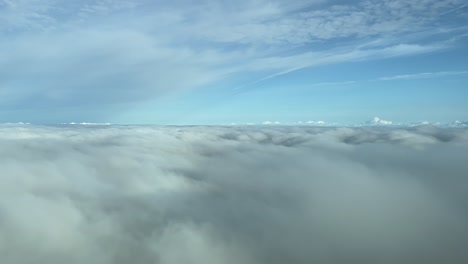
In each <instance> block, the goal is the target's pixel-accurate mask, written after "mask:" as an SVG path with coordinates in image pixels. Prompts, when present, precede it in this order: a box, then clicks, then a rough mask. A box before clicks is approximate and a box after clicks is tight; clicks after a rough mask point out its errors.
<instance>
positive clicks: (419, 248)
mask: <svg viewBox="0 0 468 264" xmlns="http://www.w3.org/2000/svg"><path fill="white" fill-rule="evenodd" d="M467 151H468V130H466V129H463V128H437V127H433V126H418V127H412V128H394V127H357V128H326V127H307V126H306V127H304V126H303V127H278V126H263V127H198V126H193V127H184V126H181V127H179V126H173V127H160V126H113V125H107V126H76V125H62V126H35V125H27V126H24V125H6V126H0V167H1V168H2V172H1V174H0V180H1V182H2V184H1V185H0V245H1V246H0V252H1V253H2V258H3V259H2V263H6V264H13V263H15V264H16V263H31V262H41V263H52V264H53V263H64V262H67V263H90V262H93V263H162V264H173V263H174V264H175V263H217V264H218V263H252V264H253V263H376V262H379V263H442V262H443V263H464V262H466V261H467V260H468V255H467V253H466V243H465V241H466V240H467V239H468V232H467V230H468V228H467V227H468V226H467V223H468V210H467V209H466V200H467V199H468V195H467V192H466V188H465V186H467V184H468V179H467V178H466V171H468V167H467V163H466V155H465V154H466V152H467ZM25 252H27V254H25Z"/></svg>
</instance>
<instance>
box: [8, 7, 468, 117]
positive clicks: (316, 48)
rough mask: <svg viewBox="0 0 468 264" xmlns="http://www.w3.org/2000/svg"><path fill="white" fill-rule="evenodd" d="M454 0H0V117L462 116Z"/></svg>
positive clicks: (464, 41)
mask: <svg viewBox="0 0 468 264" xmlns="http://www.w3.org/2000/svg"><path fill="white" fill-rule="evenodd" d="M467 87H468V4H466V1H464V0H442V1H438V0H412V1H405V0H379V1H377V0H376V1H372V0H363V1H360V0H357V1H343V0H335V1H330V0H310V1H304V0H291V1H279V0H270V1H267V0H250V1H245V0H239V1H235V2H233V1H224V0H219V1H214V0H200V1H187V0H174V1H161V0H152V1H149V0H148V1H146V0H140V1H138V0H133V1H128V0H77V1H59V0H16V1H15V0H0V122H2V123H15V122H30V123H36V124H56V123H70V122H95V123H117V124H231V123H236V124H262V123H265V122H267V123H275V122H279V123H281V124H299V123H298V122H305V123H307V122H308V121H310V123H313V122H318V121H323V122H326V123H330V124H344V125H348V124H358V123H362V122H366V121H368V120H375V119H373V118H374V117H380V118H381V119H378V120H384V121H385V122H380V123H386V121H392V123H393V124H395V123H411V122H421V121H429V122H441V123H449V122H453V121H455V120H460V121H466V120H468V104H467V103H466V102H467V100H468V89H467Z"/></svg>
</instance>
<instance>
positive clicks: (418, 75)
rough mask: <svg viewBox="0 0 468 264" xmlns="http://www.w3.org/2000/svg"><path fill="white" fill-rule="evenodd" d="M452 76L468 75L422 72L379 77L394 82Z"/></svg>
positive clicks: (467, 72)
mask: <svg viewBox="0 0 468 264" xmlns="http://www.w3.org/2000/svg"><path fill="white" fill-rule="evenodd" d="M453 75H468V71H443V72H423V73H416V74H402V75H395V76H386V77H381V78H379V79H378V80H380V81H394V80H412V79H424V78H436V77H445V76H453Z"/></svg>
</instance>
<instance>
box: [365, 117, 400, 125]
mask: <svg viewBox="0 0 468 264" xmlns="http://www.w3.org/2000/svg"><path fill="white" fill-rule="evenodd" d="M366 123H367V124H371V125H391V124H393V122H392V121H389V120H383V119H380V118H378V117H374V118H373V119H372V120H370V121H368V122H366Z"/></svg>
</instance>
